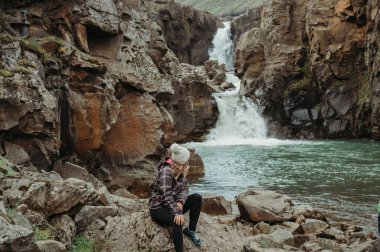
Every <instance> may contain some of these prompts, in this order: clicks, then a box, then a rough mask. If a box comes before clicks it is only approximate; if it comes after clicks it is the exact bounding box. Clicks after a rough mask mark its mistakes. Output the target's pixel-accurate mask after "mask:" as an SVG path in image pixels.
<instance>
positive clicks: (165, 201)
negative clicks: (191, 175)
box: [149, 144, 202, 252]
mask: <svg viewBox="0 0 380 252" xmlns="http://www.w3.org/2000/svg"><path fill="white" fill-rule="evenodd" d="M170 150H171V153H172V154H171V158H169V157H166V158H165V160H164V161H163V162H161V163H160V165H159V166H158V175H157V178H156V181H155V183H154V189H153V194H152V198H151V199H150V202H149V206H150V215H151V217H152V219H153V220H154V221H155V222H157V223H158V224H161V225H169V226H171V227H172V237H173V242H174V247H175V251H176V252H179V251H183V235H182V225H183V224H184V217H183V214H184V213H186V212H187V211H189V210H190V222H189V227H186V228H185V229H184V230H183V233H184V234H185V235H186V236H188V237H190V239H191V240H192V242H193V243H194V244H195V245H196V246H198V247H199V246H200V245H201V240H200V239H199V237H198V235H197V233H196V232H195V230H196V227H197V223H198V219H199V215H200V212H201V207H202V196H201V195H199V194H191V195H188V194H189V190H188V186H187V182H186V175H187V171H188V169H189V165H188V160H189V158H190V152H189V150H188V149H186V148H184V147H181V146H179V145H178V144H173V145H172V146H171V147H170Z"/></svg>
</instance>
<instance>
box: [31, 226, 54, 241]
mask: <svg viewBox="0 0 380 252" xmlns="http://www.w3.org/2000/svg"><path fill="white" fill-rule="evenodd" d="M53 238H54V235H53V232H52V230H51V229H49V228H43V229H41V228H39V227H36V229H34V240H35V241H45V240H50V239H53Z"/></svg>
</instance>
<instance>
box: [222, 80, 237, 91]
mask: <svg viewBox="0 0 380 252" xmlns="http://www.w3.org/2000/svg"><path fill="white" fill-rule="evenodd" d="M235 88H236V87H235V85H234V84H232V83H231V82H223V83H222V85H220V89H222V90H223V91H228V90H230V89H235Z"/></svg>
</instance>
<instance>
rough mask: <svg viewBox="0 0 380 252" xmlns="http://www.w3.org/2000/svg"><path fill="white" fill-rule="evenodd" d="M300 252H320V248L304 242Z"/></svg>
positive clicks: (314, 244) (312, 243) (315, 244)
mask: <svg viewBox="0 0 380 252" xmlns="http://www.w3.org/2000/svg"><path fill="white" fill-rule="evenodd" d="M301 250H302V251H305V252H320V251H322V248H321V246H319V244H317V243H314V242H306V243H305V244H304V245H302V247H301Z"/></svg>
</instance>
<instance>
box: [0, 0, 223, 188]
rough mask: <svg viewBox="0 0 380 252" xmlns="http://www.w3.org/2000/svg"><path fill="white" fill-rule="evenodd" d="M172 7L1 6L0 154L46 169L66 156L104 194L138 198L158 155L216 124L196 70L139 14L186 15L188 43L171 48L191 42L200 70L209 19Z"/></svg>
mask: <svg viewBox="0 0 380 252" xmlns="http://www.w3.org/2000/svg"><path fill="white" fill-rule="evenodd" d="M173 4H174V3H172V2H169V3H165V4H161V5H160V6H161V7H160V8H159V9H157V8H153V7H152V6H151V5H148V7H149V8H150V9H148V7H147V6H146V3H145V2H144V1H134V0H130V1H111V0H107V1H94V0H87V1H84V0H82V1H64V2H61V1H56V2H51V1H43V0H41V1H12V2H9V1H7V2H6V3H4V2H2V3H1V5H2V6H1V9H2V14H1V17H0V18H1V23H0V25H1V27H0V29H1V30H0V32H1V34H0V40H1V44H0V56H1V63H0V84H1V85H0V111H1V113H0V143H1V147H0V154H1V155H2V156H5V157H7V158H8V159H10V160H12V161H13V162H15V163H24V162H31V163H32V164H33V165H35V166H36V167H38V168H39V169H45V170H51V169H52V167H53V164H54V163H55V162H56V161H57V160H59V159H62V158H66V159H67V158H69V159H70V160H72V161H73V162H76V163H80V164H85V165H86V166H87V167H88V168H89V169H90V170H91V172H92V173H93V174H94V175H95V176H96V177H98V178H99V179H101V180H102V182H104V183H105V184H106V185H107V187H108V188H111V190H113V191H115V190H118V189H120V188H126V189H130V190H131V191H133V193H135V194H137V195H140V196H146V193H147V188H148V185H149V184H150V183H151V182H152V181H153V176H154V174H155V166H156V165H157V163H158V161H159V160H160V159H161V156H162V154H163V153H164V152H165V150H164V148H165V147H168V146H170V144H171V143H173V142H175V141H188V140H194V139H200V137H201V136H202V135H204V134H205V133H206V132H207V131H208V130H209V128H210V127H212V126H213V125H214V124H215V122H216V117H217V107H216V104H215V101H214V98H213V97H212V96H211V93H212V88H211V87H210V86H208V84H207V83H208V81H209V78H208V76H207V75H206V73H205V70H204V69H203V70H202V67H198V69H200V70H194V69H193V67H191V66H186V65H181V64H180V62H179V60H178V58H177V57H176V55H175V54H174V53H173V51H172V50H170V49H169V47H168V44H169V45H170V44H171V43H172V42H170V41H173V40H175V41H177V40H176V39H174V38H170V37H169V34H171V33H165V32H164V31H163V30H162V29H161V27H160V26H159V25H158V24H157V23H156V22H155V21H154V20H153V18H152V17H149V16H148V13H149V14H150V15H152V16H157V17H161V16H160V15H161V14H162V13H163V12H165V11H164V9H166V10H170V12H171V11H174V12H173V13H171V14H170V15H171V16H170V18H171V19H173V23H175V22H177V21H174V20H177V19H178V18H179V17H180V14H181V13H184V12H186V13H189V12H190V11H191V13H192V16H191V17H192V18H193V19H191V20H190V19H189V18H190V17H188V18H187V19H181V25H182V26H183V27H187V28H186V29H185V28H184V29H185V30H186V32H189V29H190V27H191V29H192V30H193V33H192V34H191V36H195V37H197V38H195V37H191V36H190V35H189V34H187V33H186V36H184V37H183V38H182V40H181V41H180V42H181V43H182V42H184V41H186V40H189V41H187V43H188V44H190V43H193V42H194V41H195V40H197V39H198V40H197V41H199V43H198V45H197V46H196V47H194V48H193V49H192V50H193V51H194V52H195V51H197V52H198V51H200V48H202V49H205V50H206V51H202V52H199V53H193V56H192V57H193V58H197V59H200V61H199V63H200V62H202V60H204V54H205V52H207V47H208V44H207V43H209V42H210V41H209V40H210V38H212V36H213V33H214V32H215V30H216V18H211V16H210V15H209V14H205V13H201V12H198V11H195V10H193V9H191V8H189V7H186V8H182V7H180V6H179V5H176V4H174V7H175V8H174V7H173ZM173 8H174V9H173ZM160 20H161V19H159V20H158V21H159V23H160V24H163V23H162V22H161V21H160ZM211 23H212V25H211ZM166 24H168V25H169V24H170V26H173V24H172V23H171V22H168V23H166ZM163 28H165V26H163ZM196 29H198V30H199V32H198V33H196V32H195V30H196ZM200 32H206V33H207V34H209V35H208V36H200V35H199V33H200ZM163 34H167V36H164V35H163ZM190 40H191V41H190ZM178 41H179V40H178ZM186 50H187V49H186ZM178 55H180V54H178ZM177 132H178V134H177Z"/></svg>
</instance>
